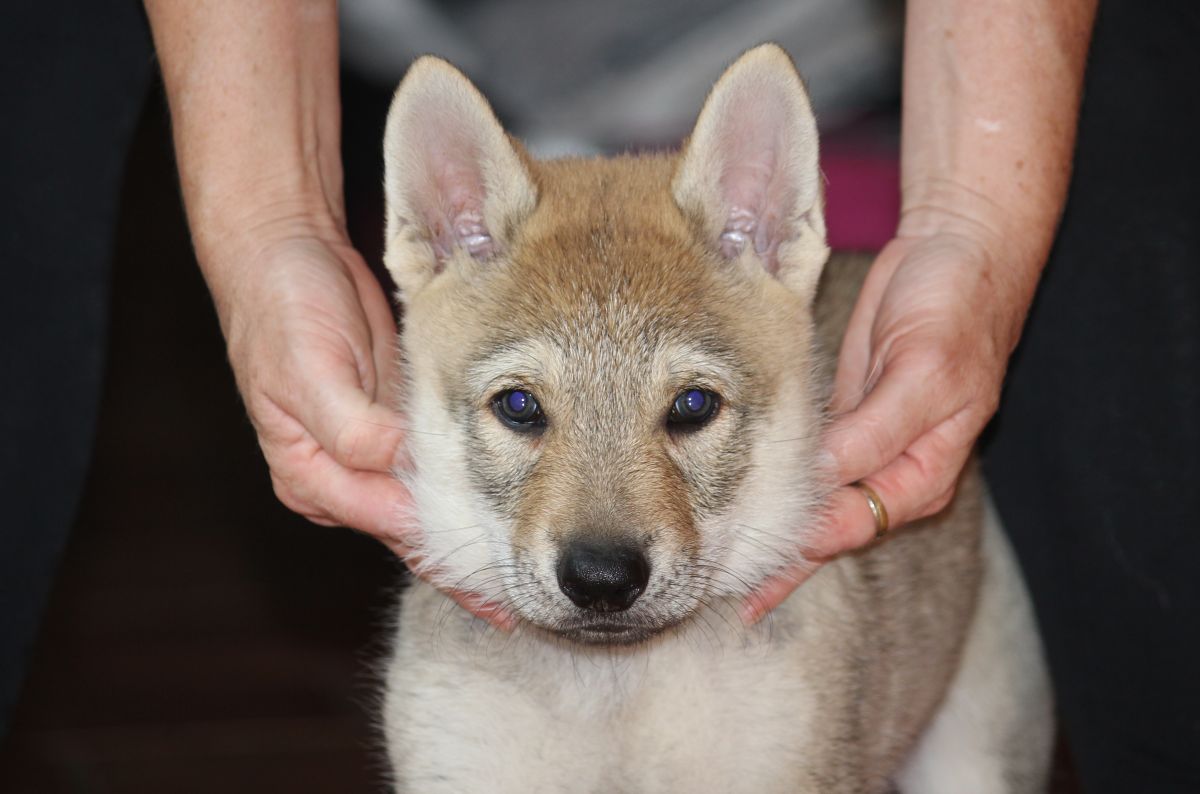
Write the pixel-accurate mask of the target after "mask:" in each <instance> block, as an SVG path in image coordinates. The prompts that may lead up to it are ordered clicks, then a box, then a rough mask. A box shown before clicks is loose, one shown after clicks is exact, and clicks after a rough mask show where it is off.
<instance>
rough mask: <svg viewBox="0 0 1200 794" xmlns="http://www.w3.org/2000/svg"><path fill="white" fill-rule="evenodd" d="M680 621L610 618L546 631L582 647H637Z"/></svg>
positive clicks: (574, 623) (571, 623)
mask: <svg viewBox="0 0 1200 794" xmlns="http://www.w3.org/2000/svg"><path fill="white" fill-rule="evenodd" d="M682 621H683V618H678V619H672V620H668V621H655V622H653V623H650V622H646V621H641V620H616V619H613V618H612V617H597V618H593V619H582V620H580V619H574V620H570V621H564V622H562V623H560V624H558V625H556V626H554V627H551V628H550V629H549V630H550V631H551V632H553V633H554V634H556V635H558V636H559V637H562V638H564V639H567V640H571V641H572V642H577V643H579V644H581V645H636V644H637V643H641V642H645V641H646V640H648V639H650V638H651V637H654V636H655V635H657V634H661V633H662V632H664V631H666V630H668V629H671V628H674V627H675V626H677V625H679V623H681V622H682Z"/></svg>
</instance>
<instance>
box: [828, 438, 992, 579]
mask: <svg viewBox="0 0 1200 794" xmlns="http://www.w3.org/2000/svg"><path fill="white" fill-rule="evenodd" d="M954 435H956V434H955V433H953V432H952V431H951V430H948V429H947V428H946V426H945V425H940V426H939V427H938V428H936V429H934V430H933V431H931V432H929V433H926V434H925V435H924V436H922V437H921V438H919V439H917V441H915V442H914V443H913V444H912V445H911V446H910V447H909V449H907V450H905V451H904V452H903V453H902V454H901V455H899V456H898V457H897V458H896V459H895V460H894V461H892V462H891V463H889V464H888V465H887V466H885V467H884V468H882V469H881V470H880V471H878V472H875V473H874V474H872V475H870V476H869V477H867V478H866V479H865V480H864V482H866V483H867V484H868V485H869V486H870V487H871V488H872V489H873V490H874V491H875V493H876V494H878V496H879V499H880V501H882V502H883V504H884V506H885V508H886V509H887V512H888V524H889V531H891V530H892V529H895V528H897V527H900V526H902V525H903V524H906V523H909V522H911V521H916V520H919V519H921V518H925V517H927V516H931V515H933V514H935V513H937V512H938V511H940V510H941V509H942V508H944V507H945V506H946V505H947V504H949V502H950V500H951V499H952V498H953V496H954V490H955V486H956V485H957V482H958V475H959V473H960V472H961V471H962V469H963V466H964V465H965V464H966V462H967V457H968V456H969V454H970V449H971V444H970V440H967V441H965V442H960V441H958V439H956V438H954V437H953V436H954ZM875 534H876V525H875V515H874V513H872V512H871V509H870V507H869V505H868V503H867V499H866V496H865V495H864V494H863V493H862V492H861V491H860V490H859V489H857V488H854V487H853V486H846V487H842V488H838V489H837V490H836V491H834V492H833V494H832V495H831V496H830V499H829V502H828V511H827V513H826V523H825V526H824V528H823V529H822V531H821V532H820V533H819V535H818V537H817V539H816V540H815V541H814V544H813V554H814V556H817V557H820V558H827V557H832V556H835V555H837V554H840V553H842V552H844V551H849V550H851V549H856V548H859V547H860V546H864V545H866V544H867V543H870V542H871V541H872V540H873V539H874V538H875Z"/></svg>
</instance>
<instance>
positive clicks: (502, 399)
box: [492, 389, 546, 432]
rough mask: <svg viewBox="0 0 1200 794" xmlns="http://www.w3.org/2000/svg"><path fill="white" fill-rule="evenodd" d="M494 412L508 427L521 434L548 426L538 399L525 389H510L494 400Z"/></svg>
mask: <svg viewBox="0 0 1200 794" xmlns="http://www.w3.org/2000/svg"><path fill="white" fill-rule="evenodd" d="M492 410H493V411H494V412H495V414H496V417H497V418H498V419H499V420H500V421H501V422H503V423H504V424H505V425H507V426H508V427H511V428H512V429H513V430H517V431H520V432H530V431H534V430H540V429H541V428H543V427H545V426H546V417H545V416H543V415H542V407H541V406H540V405H538V401H537V398H536V397H534V396H533V394H532V393H531V392H528V391H526V390H525V389H509V390H508V391H502V392H500V393H499V394H497V395H496V396H495V397H493V398H492Z"/></svg>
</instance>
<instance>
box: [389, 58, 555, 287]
mask: <svg viewBox="0 0 1200 794" xmlns="http://www.w3.org/2000/svg"><path fill="white" fill-rule="evenodd" d="M383 154H384V166H385V168H384V192H385V194H386V197H387V226H386V234H387V240H386V253H385V254H384V263H385V264H386V265H387V268H388V271H389V272H390V273H391V274H392V278H394V279H395V281H396V284H397V285H399V287H400V295H401V297H402V298H403V299H404V300H408V299H410V298H411V297H412V295H414V294H416V292H418V291H419V290H420V289H421V288H422V287H423V286H424V285H425V284H426V283H428V282H429V280H430V279H432V278H433V277H434V276H435V275H437V273H439V272H441V270H442V269H443V268H445V267H447V266H450V265H452V264H461V265H463V266H469V265H470V263H483V262H487V261H488V260H490V259H493V258H494V257H497V256H501V255H503V254H504V252H505V250H506V249H507V248H508V247H509V245H510V244H511V242H512V240H511V239H510V237H511V235H512V233H513V230H514V229H515V228H516V226H517V224H518V223H519V222H520V221H521V220H522V219H524V218H525V217H526V216H527V215H528V214H529V213H530V212H532V211H533V208H534V206H535V205H536V203H537V190H536V188H535V187H534V183H533V180H532V178H531V177H530V175H529V171H528V169H527V168H526V166H525V163H524V161H523V154H522V153H521V152H520V151H519V150H518V148H517V144H515V143H514V142H513V141H511V140H510V139H509V138H508V136H507V135H506V134H505V133H504V129H503V128H502V127H501V126H500V122H499V121H497V119H496V116H495V114H494V113H493V112H492V109H491V107H490V106H489V105H488V103H487V100H486V99H484V98H483V95H482V94H480V93H479V90H478V89H476V88H475V86H474V85H472V84H471V81H470V80H468V79H467V78H466V77H465V76H464V75H463V74H462V72H460V71H458V70H457V69H455V68H454V67H453V66H451V65H450V64H448V63H446V62H445V61H443V60H441V59H440V58H435V57H432V56H425V57H422V58H420V59H418V60H417V61H416V62H415V63H413V65H412V66H411V67H410V68H409V70H408V73H407V74H406V75H405V76H404V80H402V81H401V83H400V87H399V88H397V89H396V94H395V97H394V98H393V99H392V106H391V109H390V110H389V111H388V120H387V129H386V132H385V134H384V144H383Z"/></svg>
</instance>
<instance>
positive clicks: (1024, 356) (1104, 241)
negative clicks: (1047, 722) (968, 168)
mask: <svg viewBox="0 0 1200 794" xmlns="http://www.w3.org/2000/svg"><path fill="white" fill-rule="evenodd" d="M1198 41H1200V6H1197V5H1196V4H1195V3H1193V2H1177V3H1145V2H1133V1H1132V0H1128V1H1127V2H1104V0H1102V1H1101V3H1100V8H1099V17H1098V19H1097V24H1096V30H1095V36H1094V39H1093V44H1092V51H1091V56H1090V60H1089V65H1088V73H1087V79H1086V88H1085V95H1084V102H1083V113H1082V117H1081V120H1080V131H1079V141H1078V148H1077V152H1076V157H1075V172H1074V178H1073V182H1072V185H1071V191H1070V196H1069V199H1068V203H1067V208H1066V214H1065V216H1064V218H1063V222H1062V228H1061V230H1060V231H1059V235H1058V240H1057V243H1056V245H1055V248H1054V252H1053V254H1052V256H1051V258H1050V262H1049V265H1048V267H1047V269H1046V272H1045V276H1044V278H1043V282H1042V285H1041V287H1040V288H1039V290H1038V295H1037V299H1036V301H1035V303H1034V307H1033V311H1032V313H1031V315H1030V318H1029V324H1028V326H1027V328H1026V331H1025V336H1024V341H1023V342H1022V344H1021V347H1020V349H1019V351H1018V353H1017V355H1016V356H1015V358H1014V360H1013V362H1012V365H1011V369H1010V374H1009V379H1008V386H1007V391H1006V392H1005V394H1004V398H1003V400H1002V403H1001V410H1000V415H999V417H998V420H997V423H996V425H995V427H994V428H993V430H994V431H995V435H994V438H993V439H992V441H991V443H990V445H989V446H988V447H987V448H986V450H985V452H986V457H985V460H986V473H987V476H988V479H989V481H990V483H991V486H992V490H993V492H994V494H995V498H996V501H997V503H998V505H999V508H1000V513H1001V516H1002V517H1003V519H1004V524H1005V526H1006V527H1007V529H1008V531H1009V534H1010V535H1011V536H1012V538H1013V541H1014V543H1015V545H1016V549H1017V553H1018V556H1019V558H1020V561H1021V565H1022V567H1023V569H1024V571H1025V575H1026V578H1027V580H1028V582H1029V586H1030V589H1031V591H1032V594H1033V599H1034V603H1035V606H1036V610H1037V617H1038V620H1039V622H1040V624H1041V629H1042V634H1043V636H1044V638H1045V644H1046V649H1047V652H1048V655H1049V660H1050V666H1051V671H1052V675H1053V679H1054V686H1055V689H1056V692H1057V698H1058V707H1059V711H1060V714H1061V718H1062V721H1063V726H1064V728H1065V731H1066V735H1067V738H1068V741H1069V744H1070V748H1071V750H1072V753H1073V755H1074V757H1075V760H1076V764H1077V766H1078V769H1079V773H1080V777H1081V779H1082V782H1083V784H1084V789H1085V791H1087V792H1089V794H1099V793H1103V792H1114V794H1115V793H1116V792H1120V793H1121V794H1128V792H1142V791H1145V792H1154V794H1169V793H1170V792H1185V791H1186V792H1197V791H1200V677H1198V674H1200V461H1198V457H1200V456H1198V453H1197V450H1198V449H1200V115H1198V114H1197V111H1196V107H1195V104H1196V82H1197V80H1200V47H1197V42H1198Z"/></svg>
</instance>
